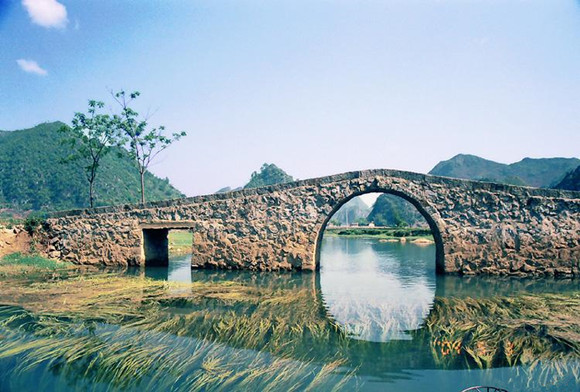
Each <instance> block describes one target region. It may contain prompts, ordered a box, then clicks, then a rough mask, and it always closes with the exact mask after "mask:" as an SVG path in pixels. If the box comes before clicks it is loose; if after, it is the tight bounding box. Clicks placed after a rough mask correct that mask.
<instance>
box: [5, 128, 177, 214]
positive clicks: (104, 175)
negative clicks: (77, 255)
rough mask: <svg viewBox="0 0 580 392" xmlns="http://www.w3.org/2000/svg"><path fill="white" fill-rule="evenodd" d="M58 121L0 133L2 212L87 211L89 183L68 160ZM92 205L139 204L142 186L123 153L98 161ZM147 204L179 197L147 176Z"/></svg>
mask: <svg viewBox="0 0 580 392" xmlns="http://www.w3.org/2000/svg"><path fill="white" fill-rule="evenodd" d="M63 125H64V124H63V123H61V122H53V123H44V124H40V125H37V126H36V127H34V128H31V129H23V130H18V131H10V132H6V131H2V132H0V210H2V209H7V208H10V209H15V210H19V211H24V210H49V211H50V210H63V209H72V208H80V207H86V206H88V204H89V203H88V183H87V180H86V178H85V176H84V172H83V170H82V168H80V167H79V166H77V165H76V164H75V163H66V164H64V163H60V161H61V160H62V159H63V158H65V157H66V156H67V151H66V147H65V146H64V145H62V144H61V142H60V140H61V134H60V133H59V132H58V129H59V128H60V127H61V126H63ZM95 189H96V205H111V204H123V203H137V202H139V200H140V199H139V192H140V182H139V174H138V172H137V169H136V168H135V164H134V163H133V161H132V160H131V159H130V158H129V157H128V155H127V153H126V152H125V150H122V149H120V148H119V149H116V150H115V151H112V152H111V153H110V154H108V155H107V156H106V157H105V158H104V159H103V161H102V163H101V167H100V168H99V173H98V176H97V179H96V182H95ZM145 189H146V192H147V193H146V196H147V200H151V201H153V200H163V199H172V198H178V197H182V196H183V194H182V193H181V192H179V191H178V190H177V189H175V188H174V187H173V186H171V184H169V180H167V179H160V178H158V177H156V176H154V175H153V174H151V173H146V177H145Z"/></svg>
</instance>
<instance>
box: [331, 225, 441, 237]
mask: <svg viewBox="0 0 580 392" xmlns="http://www.w3.org/2000/svg"><path fill="white" fill-rule="evenodd" d="M326 231H327V232H328V233H330V234H336V235H340V236H354V237H377V238H402V237H405V238H407V237H413V238H414V237H431V236H432V235H431V230H430V229H428V228H410V227H398V228H394V227H387V228H379V227H355V228H348V229H347V228H332V229H326Z"/></svg>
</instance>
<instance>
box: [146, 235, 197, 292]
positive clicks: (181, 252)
mask: <svg viewBox="0 0 580 392" xmlns="http://www.w3.org/2000/svg"><path fill="white" fill-rule="evenodd" d="M192 246H193V231H192V229H190V228H188V227H179V226H175V227H174V225H173V226H169V227H168V226H162V225H158V226H155V225H154V226H153V227H146V228H143V257H144V265H145V274H146V275H147V276H149V277H151V278H156V279H163V280H170V281H179V282H191V258H192Z"/></svg>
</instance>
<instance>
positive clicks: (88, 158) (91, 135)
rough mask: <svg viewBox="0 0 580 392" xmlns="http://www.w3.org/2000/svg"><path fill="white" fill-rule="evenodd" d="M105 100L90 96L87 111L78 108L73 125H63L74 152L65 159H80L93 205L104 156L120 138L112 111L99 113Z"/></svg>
mask: <svg viewBox="0 0 580 392" xmlns="http://www.w3.org/2000/svg"><path fill="white" fill-rule="evenodd" d="M104 106H105V104H104V103H103V102H101V101H95V100H90V101H89V108H88V110H87V114H85V113H80V112H77V113H75V114H74V117H73V119H72V126H71V127H69V126H66V125H65V126H63V127H61V128H60V130H59V131H60V132H61V133H63V134H64V138H63V143H64V144H67V145H69V146H70V148H71V151H72V153H71V154H70V155H69V156H68V157H66V158H64V159H63V161H64V162H79V163H80V165H81V167H82V168H83V170H84V172H85V176H86V179H87V181H88V182H89V205H90V207H91V208H94V204H95V191H94V185H95V180H96V178H97V173H98V169H99V167H100V163H101V159H102V158H103V157H104V156H105V155H107V154H108V153H109V152H110V151H111V148H112V146H113V145H115V144H116V143H117V141H118V136H119V134H118V130H117V127H116V125H115V124H114V120H113V118H112V117H111V116H109V115H108V114H98V113H97V112H98V110H99V109H102V108H103V107H104Z"/></svg>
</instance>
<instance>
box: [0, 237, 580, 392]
mask: <svg viewBox="0 0 580 392" xmlns="http://www.w3.org/2000/svg"><path fill="white" fill-rule="evenodd" d="M320 264H321V269H320V271H319V273H253V272H240V271H207V270H193V271H192V270H191V269H190V256H187V255H186V256H179V257H174V258H172V260H171V262H170V265H169V267H168V268H148V269H146V270H145V271H143V270H139V269H136V270H129V271H125V272H123V273H122V274H115V275H114V276H115V278H114V279H126V280H127V283H123V282H124V281H121V283H120V285H121V286H123V285H124V286H125V287H121V288H116V290H119V293H120V294H119V298H117V299H115V297H114V296H111V295H110V292H111V290H112V289H110V288H108V286H102V287H107V288H106V290H108V294H102V295H101V296H99V297H96V299H94V298H93V297H91V298H90V301H89V300H87V301H86V302H83V303H82V304H80V305H78V306H77V305H72V304H71V305H70V306H68V305H67V306H64V307H63V306H62V304H61V303H62V301H71V300H70V299H69V298H70V297H67V296H66V295H68V294H70V292H71V290H73V288H72V287H74V288H77V287H78V286H77V285H74V284H72V283H73V282H74V279H76V278H69V279H68V280H71V284H72V286H71V287H68V286H67V282H66V281H67V279H65V281H64V282H60V283H58V284H59V285H60V286H58V287H59V290H60V291H58V293H57V294H53V295H56V296H57V298H58V301H55V303H58V304H59V306H56V305H54V304H51V305H50V306H49V305H47V304H46V303H42V302H41V300H38V301H39V304H38V305H35V304H34V303H31V301H34V298H36V297H34V296H33V295H32V294H27V295H28V297H27V296H26V295H23V296H22V299H21V300H20V304H19V305H18V301H16V302H17V303H16V304H15V303H13V302H14V301H10V302H11V303H10V304H9V305H6V306H4V307H0V310H1V311H0V320H1V321H2V322H0V339H3V340H0V376H1V377H0V390H1V391H21V390H42V391H60V390H94V391H124V390H129V391H133V390H135V391H137V390H140V391H142V390H153V389H156V390H162V389H163V390H175V391H178V390H196V388H197V389H199V390H249V389H253V390H263V389H267V388H272V389H273V390H288V389H291V388H295V389H296V390H304V389H306V388H311V390H329V389H331V388H333V387H335V386H341V387H343V389H344V390H356V389H358V390H362V391H391V390H392V391H401V390H403V391H406V392H413V391H458V392H459V391H461V390H462V389H464V388H467V387H469V386H473V385H493V386H497V387H501V388H504V389H507V390H508V391H523V390H526V391H575V390H578V388H579V384H578V383H579V377H580V375H579V374H580V372H579V370H580V358H579V353H578V349H577V346H576V347H575V348H570V347H569V346H567V345H566V339H571V340H572V341H574V339H576V337H577V334H578V332H579V331H578V328H577V327H578V326H577V320H571V319H570V317H572V316H569V315H566V314H563V313H562V312H559V311H557V310H556V309H559V308H558V306H560V305H561V302H562V298H564V299H565V300H567V299H570V298H571V299H570V301H572V300H574V301H576V300H577V299H578V282H577V281H576V280H571V279H553V278H540V279H519V278H507V277H459V276H437V275H436V274H435V247H434V245H422V246H420V245H415V244H409V243H398V242H394V243H393V242H380V241H379V240H374V239H364V238H344V237H333V236H328V237H325V238H324V240H323V244H322V247H321V256H320ZM144 278H146V279H144ZM140 281H146V282H159V283H147V285H145V286H136V287H139V289H138V290H137V293H136V295H135V298H125V297H123V295H124V294H123V293H125V292H126V291H127V289H128V288H129V287H130V285H136V284H138V283H137V282H140ZM99 282H100V281H99ZM99 282H96V283H95V284H97V283H99ZM28 284H32V285H34V283H28ZM99 284H101V285H107V284H109V283H107V282H104V283H102V282H101V283H99ZM63 285H64V286H63ZM155 285H157V286H155ZM159 285H162V286H159ZM158 286H159V287H158ZM27 287H28V286H27ZM63 287H65V288H66V289H65V288H63ZM87 287H88V286H87ZM99 287H101V286H99ZM115 287H117V286H115ZM52 288H53V287H52V286H51V289H52ZM77 289H78V288H77ZM78 290H81V291H82V288H80V289H78ZM87 290H89V288H87ZM104 290H105V289H104ZM123 290H125V291H123ZM154 290H162V291H160V294H150V291H151V292H153V291H154ZM199 291H203V295H200V294H199ZM63 292H66V293H65V294H63ZM58 295H61V296H62V298H63V299H62V300H61V299H60V298H61V297H58ZM79 295H81V294H79ZM107 295H108V296H107ZM103 296H105V297H103ZM129 297H130V296H129ZM30 298H32V300H31V299H30ZM103 298H106V299H103ZM99 299H101V300H99ZM0 300H2V298H0ZM25 301H26V302H25ZM5 302H6V300H5ZM0 303H1V302H0ZM573 303H574V304H576V302H573ZM575 306H577V305H575ZM115 307H121V308H123V309H124V310H123V312H117V310H116V309H115ZM530 314H532V315H534V317H532V318H531V319H530ZM47 320H48V321H47ZM575 325H576V326H575ZM39 341H41V343H38V342H39ZM89 342H90V343H89ZM37 343H38V344H37ZM576 343H577V342H576ZM24 346H25V347H24ZM47 346H48V347H50V349H49V348H47ZM23 347H24V348H23ZM111 347H113V348H111ZM132 350H134V351H132ZM204 350H205V351H204ZM200 352H203V356H202V357H199V358H197V357H196V356H197V355H199V353H200ZM145 354H147V355H145ZM194 357H196V358H195V360H194V359H192V358H194ZM233 358H235V360H233ZM208 369H209V370H208ZM248 369H255V371H251V372H248ZM198 373H199V374H198ZM270 373H271V374H270ZM216 374H219V375H220V376H219V377H218V376H216ZM236 374H239V376H235V375H236ZM212 377H213V378H212ZM277 377H278V378H279V379H277ZM204 383H205V384H204ZM33 386H34V387H33Z"/></svg>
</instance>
